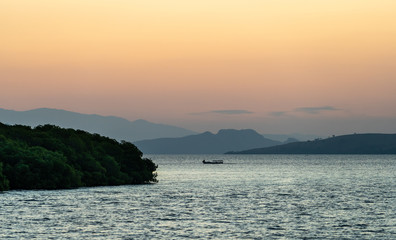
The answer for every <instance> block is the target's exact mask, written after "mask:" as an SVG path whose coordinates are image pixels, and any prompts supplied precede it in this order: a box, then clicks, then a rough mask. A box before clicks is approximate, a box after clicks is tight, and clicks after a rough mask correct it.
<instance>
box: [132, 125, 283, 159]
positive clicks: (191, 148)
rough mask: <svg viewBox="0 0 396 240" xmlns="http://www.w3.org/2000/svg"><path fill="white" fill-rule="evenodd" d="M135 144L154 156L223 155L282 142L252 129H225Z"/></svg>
mask: <svg viewBox="0 0 396 240" xmlns="http://www.w3.org/2000/svg"><path fill="white" fill-rule="evenodd" d="M134 144H135V145H136V146H137V147H138V148H139V149H140V150H141V151H142V152H144V153H152V154H222V153H225V152H227V151H231V150H233V151H240V150H243V149H249V148H257V147H269V146H274V145H278V144H281V142H278V141H274V140H270V139H267V138H265V137H263V136H262V135H260V134H258V133H257V132H256V131H254V130H251V129H244V130H234V129H223V130H220V131H219V132H218V133H217V134H213V133H211V132H204V133H201V134H196V135H190V136H186V137H180V138H161V139H153V140H144V141H137V142H134Z"/></svg>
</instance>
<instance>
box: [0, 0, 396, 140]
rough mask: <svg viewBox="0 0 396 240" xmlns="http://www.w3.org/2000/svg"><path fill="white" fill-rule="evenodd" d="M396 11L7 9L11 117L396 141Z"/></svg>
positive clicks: (77, 5)
mask: <svg viewBox="0 0 396 240" xmlns="http://www.w3.org/2000/svg"><path fill="white" fill-rule="evenodd" d="M395 13H396V1H394V0H343V1H341V0H332V1H330V0H323V1H317V0H301V1H295V0H268V1H267V0H266V1H263V0H249V1H243V0H228V1H225V0H200V1H186V0H167V1H162V0H139V1H138V0H84V1H81V0H67V1H66V0H57V1H53V0H35V1H30V0H3V1H1V2H0V83H1V88H0V108H5V109H14V110H28V109H33V108H39V107H49V108H60V109H66V110H71V111H76V112H82V113H97V114H102V115H116V116H121V117H125V118H128V119H130V120H135V119H138V118H143V119H146V120H149V121H153V122H160V123H168V124H174V125H178V126H182V127H186V128H190V129H192V130H196V131H204V130H213V131H215V130H218V129H219V128H223V127H230V128H254V129H256V130H258V131H260V132H262V133H264V132H267V133H277V132H280V133H288V132H289V133H290V132H307V133H308V132H309V133H316V134H333V133H335V134H339V133H350V132H361V131H377V132H396V121H395V119H396V107H394V103H396V94H395V92H396V14H395ZM219 110H227V111H228V112H227V111H223V112H214V111H219ZM230 110H244V111H230ZM226 113H227V114H226Z"/></svg>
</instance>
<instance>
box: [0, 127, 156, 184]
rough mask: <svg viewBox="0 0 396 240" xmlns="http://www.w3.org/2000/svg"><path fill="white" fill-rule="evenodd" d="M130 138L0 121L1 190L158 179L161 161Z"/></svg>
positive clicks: (144, 181) (154, 180) (142, 181)
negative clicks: (120, 138) (124, 139)
mask: <svg viewBox="0 0 396 240" xmlns="http://www.w3.org/2000/svg"><path fill="white" fill-rule="evenodd" d="M142 156H143V154H142V152H141V151H140V150H139V149H138V148H137V147H136V146H135V145H133V144H132V143H129V142H124V141H123V142H121V143H119V142H117V141H116V140H114V139H110V138H107V137H103V136H100V135H98V134H90V133H88V132H85V131H81V130H74V129H63V128H60V127H57V126H52V125H44V126H38V127H36V128H31V127H27V126H21V125H15V126H9V125H4V124H2V123H0V191H2V190H9V189H65V188H77V187H88V186H107V185H123V184H141V183H149V182H156V181H157V180H156V173H155V170H156V169H157V166H156V165H155V164H154V163H153V162H152V161H151V160H150V159H146V158H142Z"/></svg>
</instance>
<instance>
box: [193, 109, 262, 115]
mask: <svg viewBox="0 0 396 240" xmlns="http://www.w3.org/2000/svg"><path fill="white" fill-rule="evenodd" d="M252 113H254V112H251V111H248V110H242V109H227V110H213V111H208V112H199V113H191V114H192V115H203V114H222V115H241V114H252Z"/></svg>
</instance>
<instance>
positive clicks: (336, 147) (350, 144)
mask: <svg viewBox="0 0 396 240" xmlns="http://www.w3.org/2000/svg"><path fill="white" fill-rule="evenodd" d="M228 153H229V154H396V134H374V133H373V134H369V133H368V134H352V135H343V136H338V137H331V138H327V139H323V140H320V139H317V140H314V141H306V142H294V143H289V144H284V145H278V146H273V147H267V148H256V149H250V150H245V151H234V152H228Z"/></svg>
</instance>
